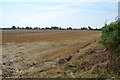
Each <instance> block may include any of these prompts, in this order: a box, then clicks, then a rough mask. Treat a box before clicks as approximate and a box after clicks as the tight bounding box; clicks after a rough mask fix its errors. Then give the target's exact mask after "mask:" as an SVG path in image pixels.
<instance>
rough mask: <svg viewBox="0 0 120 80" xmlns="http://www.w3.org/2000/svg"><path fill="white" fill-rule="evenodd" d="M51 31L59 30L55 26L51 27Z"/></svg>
mask: <svg viewBox="0 0 120 80" xmlns="http://www.w3.org/2000/svg"><path fill="white" fill-rule="evenodd" d="M51 29H52V30H59V28H58V27H57V26H54V27H53V26H52V27H51Z"/></svg>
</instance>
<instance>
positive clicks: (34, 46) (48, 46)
mask: <svg viewBox="0 0 120 80" xmlns="http://www.w3.org/2000/svg"><path fill="white" fill-rule="evenodd" d="M100 35H101V32H100V31H82V30H3V31H2V41H3V45H2V46H3V49H2V50H3V77H13V78H14V77H17V78H18V77H56V76H51V75H45V74H47V73H48V74H51V72H50V71H52V70H53V69H57V71H60V69H61V68H59V67H60V66H61V65H60V64H64V63H66V62H69V61H70V60H71V59H73V60H74V59H75V58H76V57H74V56H76V54H84V53H82V51H84V50H86V47H87V46H89V45H91V44H94V43H96V42H97V41H98V39H99V37H100ZM64 60H65V61H64ZM38 72H42V75H41V74H38ZM59 76H60V75H58V76H57V77H59Z"/></svg>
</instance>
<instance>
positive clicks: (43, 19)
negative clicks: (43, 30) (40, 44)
mask: <svg viewBox="0 0 120 80" xmlns="http://www.w3.org/2000/svg"><path fill="white" fill-rule="evenodd" d="M118 1H119V0H109V1H108V0H104V1H102V0H0V27H11V26H13V25H14V26H16V27H18V26H19V27H26V26H29V27H51V26H58V27H62V28H67V27H72V28H80V27H88V26H91V27H93V28H101V27H102V26H103V25H104V23H105V21H106V20H107V21H106V23H110V22H113V21H115V18H116V17H117V16H118Z"/></svg>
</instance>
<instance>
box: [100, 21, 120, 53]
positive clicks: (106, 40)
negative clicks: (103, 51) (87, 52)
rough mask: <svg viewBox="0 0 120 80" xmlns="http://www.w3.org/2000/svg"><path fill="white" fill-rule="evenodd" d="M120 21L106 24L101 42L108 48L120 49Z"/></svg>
mask: <svg viewBox="0 0 120 80" xmlns="http://www.w3.org/2000/svg"><path fill="white" fill-rule="evenodd" d="M119 24H120V23H119V22H118V21H116V22H112V23H110V24H109V25H105V26H104V27H103V29H102V36H101V39H100V43H101V44H102V45H104V46H105V47H106V48H107V49H110V50H113V51H119V50H120V26H119Z"/></svg>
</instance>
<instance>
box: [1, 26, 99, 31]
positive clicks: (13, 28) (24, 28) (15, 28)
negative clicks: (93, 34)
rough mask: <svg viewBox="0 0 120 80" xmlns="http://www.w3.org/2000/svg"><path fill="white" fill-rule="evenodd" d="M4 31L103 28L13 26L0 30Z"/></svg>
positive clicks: (88, 28)
mask: <svg viewBox="0 0 120 80" xmlns="http://www.w3.org/2000/svg"><path fill="white" fill-rule="evenodd" d="M0 29H2V30H101V28H99V29H98V28H91V27H90V26H88V27H81V28H77V29H76V28H72V27H68V28H61V27H57V26H51V27H45V28H40V27H34V28H33V27H28V26H27V27H16V26H12V27H11V28H0Z"/></svg>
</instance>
